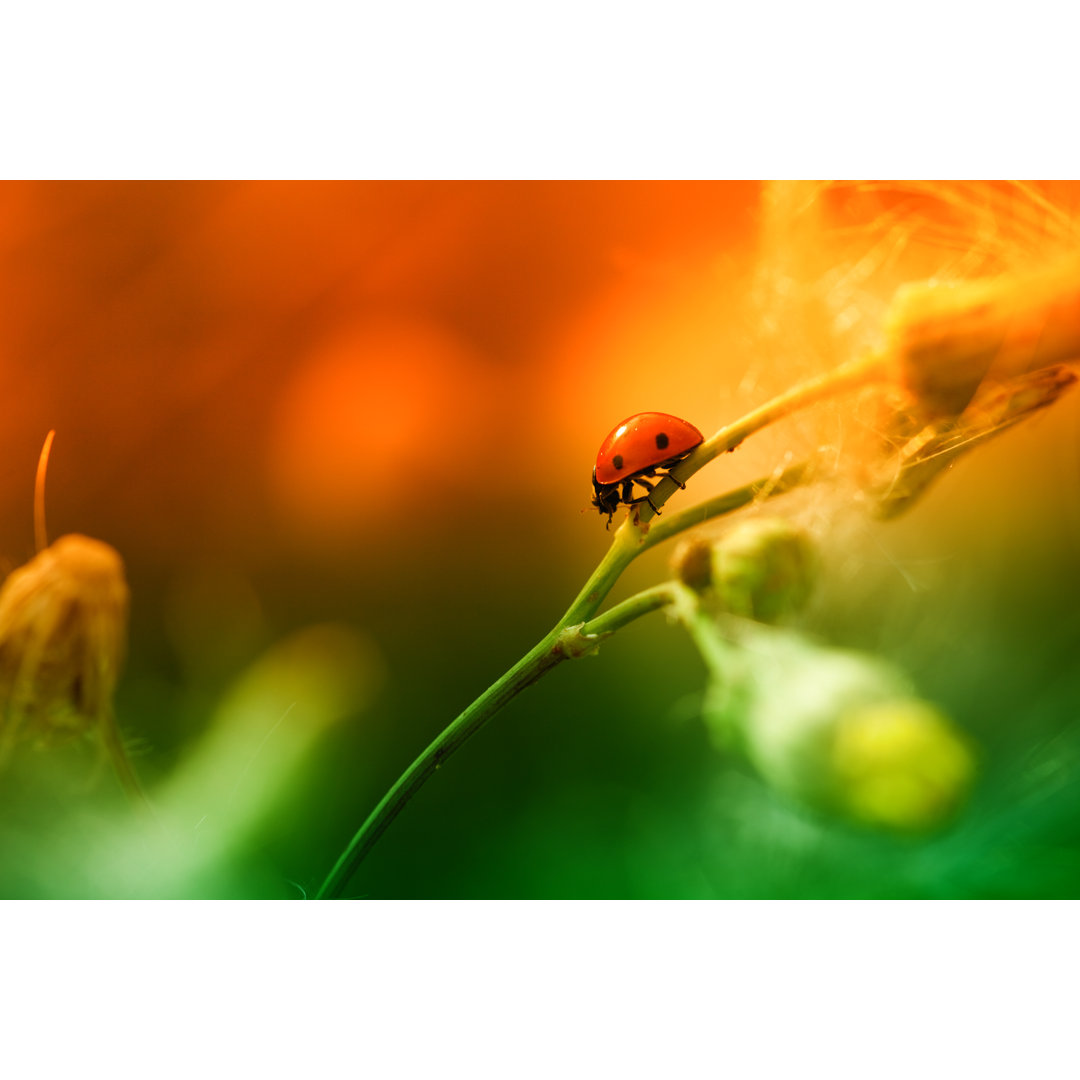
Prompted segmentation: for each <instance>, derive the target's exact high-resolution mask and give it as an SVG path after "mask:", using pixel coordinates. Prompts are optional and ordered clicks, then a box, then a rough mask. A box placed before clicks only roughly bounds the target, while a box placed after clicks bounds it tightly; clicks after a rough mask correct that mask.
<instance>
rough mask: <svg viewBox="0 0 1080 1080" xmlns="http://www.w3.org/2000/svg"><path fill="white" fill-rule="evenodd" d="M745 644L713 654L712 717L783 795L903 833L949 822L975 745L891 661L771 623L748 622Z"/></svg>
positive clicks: (722, 738) (724, 739) (716, 733)
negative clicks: (825, 645) (830, 646)
mask: <svg viewBox="0 0 1080 1080" xmlns="http://www.w3.org/2000/svg"><path fill="white" fill-rule="evenodd" d="M705 625H706V624H705V622H704V620H701V621H699V623H698V625H697V628H696V633H697V635H698V636H700V635H701V634H702V632H703V627H704V626H705ZM739 646H740V647H736V646H735V645H732V644H731V643H729V642H725V643H724V644H723V645H722V646H720V647H718V648H716V649H712V650H710V653H711V656H712V658H713V663H712V664H711V665H710V666H712V667H713V684H712V688H711V690H710V692H709V695H708V697H707V701H706V714H705V719H706V722H707V723H708V725H709V727H710V730H711V733H712V735H713V737H714V739H715V741H716V742H717V743H718V744H720V745H721V746H723V747H724V748H731V747H732V746H735V747H738V748H739V749H740V750H741V752H742V753H743V754H744V755H745V756H746V758H747V759H748V760H749V761H750V762H751V763H752V764H753V765H754V766H755V768H756V769H757V771H758V772H759V774H760V775H761V776H762V777H763V778H764V779H765V780H766V781H767V782H768V783H769V784H770V785H771V786H772V787H774V788H775V789H776V790H777V791H780V792H782V793H784V794H785V795H788V796H790V797H791V798H794V799H796V800H797V801H799V802H802V803H805V804H806V805H809V806H812V807H815V808H818V809H821V810H825V811H828V812H831V813H835V814H838V815H840V816H843V817H846V818H848V819H850V820H853V821H858V822H861V823H864V824H868V825H874V826H881V827H886V828H892V829H898V830H918V829H926V828H930V827H933V826H936V825H940V824H943V823H944V822H945V821H946V820H947V819H948V818H949V817H950V816H951V815H952V814H953V813H954V812H955V811H956V809H957V808H958V807H959V806H960V805H961V803H962V802H963V800H964V798H965V796H966V795H967V792H968V790H969V788H970V786H971V781H972V779H973V777H974V774H975V762H974V757H973V755H972V752H971V750H970V748H969V745H968V743H967V741H966V740H965V739H964V738H962V737H961V736H960V735H959V734H958V733H957V732H956V730H955V729H954V728H953V727H952V725H951V724H950V722H949V721H948V719H947V718H946V717H945V715H944V714H943V713H941V712H940V711H939V710H938V709H937V708H935V707H934V706H933V705H931V704H929V703H928V702H925V701H923V700H921V699H920V698H919V697H917V696H916V694H915V693H914V691H913V689H912V687H911V685H910V683H909V682H908V680H907V679H906V678H905V677H904V676H903V675H902V674H901V673H900V672H899V671H898V670H897V669H896V668H895V667H893V666H892V665H891V664H887V663H885V662H884V661H881V660H877V659H875V658H873V657H869V656H865V655H863V654H861V653H857V652H849V651H845V650H838V649H828V648H823V647H821V646H819V645H815V644H813V643H812V642H809V641H807V640H806V639H804V638H803V637H801V636H799V635H796V634H792V633H789V632H786V631H779V630H766V629H764V628H761V627H759V628H757V629H754V630H747V629H746V628H745V627H744V629H743V631H742V632H740V635H739ZM703 655H705V651H704V650H703ZM720 657H722V660H720V662H719V663H717V662H716V661H717V658H720ZM706 659H707V660H708V659H709V656H706Z"/></svg>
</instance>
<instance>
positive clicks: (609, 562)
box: [315, 465, 809, 900]
mask: <svg viewBox="0 0 1080 1080" xmlns="http://www.w3.org/2000/svg"><path fill="white" fill-rule="evenodd" d="M808 475H809V474H808V472H807V470H806V467H805V466H802V465H800V466H794V467H792V468H790V469H788V470H785V471H784V472H783V473H782V474H780V475H779V476H773V477H764V478H762V479H760V480H757V481H755V482H754V483H752V484H747V485H746V486H745V487H742V488H739V489H737V490H736V491H732V492H729V493H727V494H726V495H722V496H718V497H716V498H714V499H709V500H707V502H705V503H704V504H702V505H701V506H697V507H694V508H693V510H692V511H685V512H684V513H682V514H673V515H671V516H670V518H665V519H664V527H663V530H661V526H660V525H659V524H657V525H655V526H653V528H652V529H651V530H650V531H649V532H648V533H647V534H646V535H645V536H644V537H642V536H641V531H640V530H638V529H636V528H634V527H633V526H632V524H631V522H630V516H629V515H628V517H627V520H626V521H624V522H623V524H622V525H621V526H620V527H619V528H618V529H617V530H616V533H615V536H614V537H613V540H612V544H611V547H610V548H609V549H608V551H607V554H606V555H605V556H604V558H603V559H602V560H601V561H600V565H599V566H597V568H596V570H594V571H593V573H592V575H591V576H590V578H589V580H588V581H587V582H586V583H585V586H584V588H583V589H582V590H581V592H580V593H579V594H578V596H577V597H576V598H575V600H574V602H573V603H572V604H571V605H570V607H569V608H568V609H567V612H566V614H565V615H563V617H562V618H561V619H560V620H559V621H558V623H556V625H555V627H554V628H553V629H552V630H551V632H550V633H548V634H547V635H546V636H545V637H544V638H543V639H542V640H541V641H540V642H539V643H538V644H537V645H536V646H534V647H533V648H532V649H531V650H530V651H529V652H527V653H526V654H525V655H524V656H523V657H522V658H521V659H520V660H519V661H518V662H517V663H516V664H515V665H514V666H513V667H512V668H510V670H509V671H507V672H506V674H505V675H503V676H502V678H501V679H499V680H498V681H497V682H495V683H493V684H492V685H491V686H490V687H488V689H487V690H485V691H484V693H483V694H481V695H480V697H478V698H477V699H476V700H475V701H474V702H473V703H472V704H471V705H469V707H468V708H467V709H465V710H464V712H462V713H461V714H460V715H459V716H458V717H457V718H456V719H455V720H454V721H453V722H452V723H451V724H450V725H449V726H448V727H447V728H445V729H444V730H443V731H442V732H441V733H440V734H439V735H438V736H436V738H435V739H434V740H433V741H432V742H431V744H430V745H429V746H428V747H427V748H426V749H425V750H424V751H423V753H422V754H420V756H419V757H418V758H417V759H416V760H415V761H414V762H413V763H412V764H411V765H410V766H409V767H408V769H406V770H405V772H404V773H402V775H401V776H400V777H399V778H398V780H397V781H396V782H395V783H394V785H393V787H391V788H390V790H389V791H388V792H387V793H386V794H385V795H384V796H383V798H382V800H381V801H380V803H379V804H378V806H376V807H375V809H374V810H373V811H372V812H371V814H370V815H369V816H368V818H367V820H366V821H365V822H364V823H363V825H361V826H360V828H359V829H358V830H357V832H356V834H355V835H354V836H353V838H352V840H351V841H350V842H349V846H348V847H347V848H346V849H345V851H344V852H342V854H341V856H340V858H339V859H338V861H337V862H336V863H335V864H334V868H333V869H332V870H331V871H330V873H329V875H328V876H327V878H326V880H325V881H324V882H323V885H322V888H320V889H319V891H318V893H317V894H316V896H315V899H316V900H332V899H335V898H337V897H340V896H341V894H342V892H343V891H344V888H345V886H346V885H347V884H348V882H349V879H350V878H351V877H352V875H353V874H354V873H355V871H356V869H357V867H358V866H359V865H360V863H361V862H363V860H364V857H365V856H366V855H367V853H368V852H369V851H370V850H371V848H372V847H373V846H374V845H375V842H376V841H377V840H378V839H379V837H380V836H382V834H383V833H384V832H385V831H386V829H387V827H388V826H389V825H390V823H391V822H392V821H393V820H394V818H396V817H397V816H398V814H400V813H401V811H402V810H403V809H404V808H405V805H406V803H408V801H409V800H410V799H411V798H412V797H413V795H415V794H416V792H417V791H419V790H420V788H421V787H422V786H423V785H424V782H425V781H426V780H427V779H428V777H429V776H431V774H432V773H433V772H434V771H435V770H436V769H438V768H439V766H440V765H442V763H443V762H444V761H446V759H447V758H448V757H449V756H450V755H451V754H452V753H453V752H454V751H455V750H457V749H458V747H460V746H461V745H462V744H463V743H464V742H465V741H466V740H467V739H469V738H470V737H471V736H472V735H475V734H476V732H478V731H479V730H480V729H481V728H482V727H483V726H484V725H485V724H486V723H487V722H488V721H489V720H490V719H491V718H492V717H493V716H494V715H495V714H496V713H497V712H498V711H499V710H500V709H501V708H502V707H503V706H504V705H505V704H506V703H507V702H508V701H510V700H511V699H512V698H514V697H515V696H516V695H517V694H519V693H520V692H521V691H522V690H524V689H525V688H526V687H527V686H531V685H532V684H533V683H534V682H536V680H537V679H539V678H540V677H541V676H542V675H544V674H545V673H546V672H548V671H549V670H550V669H551V668H553V667H555V666H556V665H557V664H560V663H561V662H562V661H563V660H569V659H573V658H575V657H578V656H583V655H585V654H586V653H589V652H592V651H593V650H594V649H595V648H596V647H597V645H599V643H600V641H601V640H602V639H603V638H605V637H607V636H609V635H610V634H611V633H613V632H614V631H615V630H617V629H619V628H620V627H621V626H624V625H626V623H628V622H631V621H632V620H634V619H637V618H640V617H641V616H642V615H645V614H648V613H649V612H651V611H655V610H657V609H658V608H660V607H663V606H665V605H666V604H667V603H669V602H670V601H671V596H672V594H671V591H670V583H669V584H668V586H658V587H657V588H656V589H647V590H645V591H644V592H642V593H638V594H637V595H636V596H633V597H630V598H629V599H628V600H625V601H623V602H622V603H621V604H618V605H616V606H615V607H613V608H611V610H610V611H607V612H605V613H604V614H603V615H602V616H600V617H599V618H596V619H593V618H592V617H593V615H595V613H596V610H597V609H598V608H599V606H600V605H601V604H602V603H603V601H604V598H605V597H606V596H607V594H608V593H609V592H610V591H611V588H612V586H613V585H614V584H615V582H616V581H617V580H618V578H619V575H620V574H621V573H622V572H623V570H625V569H626V567H627V566H628V565H629V564H630V563H631V562H632V561H633V560H634V559H635V558H636V557H637V556H638V555H640V554H641V552H642V551H644V550H646V548H648V547H653V546H655V544H657V543H658V542H659V541H660V540H666V539H670V538H671V537H672V536H674V535H676V534H677V533H678V532H681V531H683V530H685V529H689V528H692V527H693V526H695V525H700V524H701V522H703V521H706V520H708V519H709V518H714V517H720V516H722V515H724V514H729V513H732V512H733V511H735V510H738V509H741V508H742V507H744V506H747V505H748V504H749V503H752V502H754V501H755V500H759V499H762V498H771V497H773V496H776V495H780V494H782V493H783V492H785V491H788V490H790V489H791V488H792V487H794V486H796V484H797V483H799V482H801V481H805V479H806V478H807V476H808ZM589 620H592V621H591V622H590V621H589Z"/></svg>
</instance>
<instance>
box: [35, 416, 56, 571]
mask: <svg viewBox="0 0 1080 1080" xmlns="http://www.w3.org/2000/svg"><path fill="white" fill-rule="evenodd" d="M55 434H56V431H55V430H53V431H50V432H49V434H48V435H46V436H45V445H44V446H43V447H42V448H41V457H39V458H38V465H37V476H36V477H35V478H34V542H35V543H36V545H37V549H38V552H39V553H40V552H42V551H44V550H45V549H46V548H47V547H48V546H49V537H48V534H47V533H46V532H45V470H46V469H48V467H49V451H50V450H51V449H52V443H53V436H54V435H55Z"/></svg>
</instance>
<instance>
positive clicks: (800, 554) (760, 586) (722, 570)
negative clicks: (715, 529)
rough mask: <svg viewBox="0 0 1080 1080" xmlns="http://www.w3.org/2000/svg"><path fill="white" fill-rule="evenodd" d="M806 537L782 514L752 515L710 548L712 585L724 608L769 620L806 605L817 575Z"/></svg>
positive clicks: (775, 619)
mask: <svg viewBox="0 0 1080 1080" xmlns="http://www.w3.org/2000/svg"><path fill="white" fill-rule="evenodd" d="M816 569H817V559H816V555H815V552H814V547H813V544H812V542H811V541H810V538H809V537H808V536H807V535H806V533H805V532H803V531H802V530H801V529H799V528H797V527H796V526H794V525H792V524H791V523H790V522H789V521H785V520H784V519H783V518H753V519H751V520H749V521H744V522H742V523H741V524H739V525H737V526H736V527H735V528H734V529H732V530H731V531H730V532H728V533H727V534H726V535H724V536H723V537H722V538H721V539H720V541H719V542H718V543H717V544H716V545H715V547H714V548H713V552H712V572H711V578H712V584H713V589H714V590H715V593H716V598H717V600H718V601H719V603H720V605H721V607H723V608H724V610H725V611H730V612H731V613H732V614H734V615H741V616H743V617H745V618H748V619H756V620H757V621H758V622H766V623H773V622H776V621H777V620H778V619H781V618H783V617H784V616H785V615H790V614H794V613H795V612H797V611H799V610H801V609H802V607H803V606H804V605H805V604H806V601H807V598H808V597H809V595H810V592H811V589H812V587H813V583H814V578H815V576H816Z"/></svg>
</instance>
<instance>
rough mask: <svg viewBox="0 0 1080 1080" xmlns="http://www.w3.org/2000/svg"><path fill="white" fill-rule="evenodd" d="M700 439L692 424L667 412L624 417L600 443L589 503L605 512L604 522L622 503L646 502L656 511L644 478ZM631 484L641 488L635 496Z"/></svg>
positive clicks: (671, 462) (678, 457) (664, 467)
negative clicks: (592, 493) (591, 497)
mask: <svg viewBox="0 0 1080 1080" xmlns="http://www.w3.org/2000/svg"><path fill="white" fill-rule="evenodd" d="M703 441H704V436H703V435H702V434H701V432H700V431H698V429H697V428H696V427H694V425H693V424H691V423H689V422H688V421H686V420H680V419H679V417H677V416H672V415H670V414H669V413H660V412H645V413H636V414H635V415H634V416H630V417H627V419H625V420H624V421H623V422H622V423H621V424H619V425H618V426H616V427H615V428H614V429H613V430H612V431H611V433H610V434H609V435H608V437H607V438H606V439H605V440H604V441H603V442H602V443H601V444H600V450H599V452H598V453H597V455H596V467H595V468H594V469H593V490H594V496H593V500H592V504H593V506H595V507H597V509H598V510H599V511H600V513H601V514H607V516H608V524H610V523H611V518H612V515H613V514H614V513H615V511H616V509H618V507H619V505H620V504H622V503H625V504H627V505H628V506H633V505H635V504H636V503H640V502H645V501H648V502H649V504H650V505H651V506H652V507H653V509H654V510H656V512H657V513H659V512H660V511H659V509H658V508H657V507H656V506H655V505H654V504H653V503H652V500H651V499H650V498H649V496H650V495H651V493H652V489H653V486H654V485H653V484H651V483H649V481H648V480H646V479H644V478H645V477H649V476H657V475H660V471H661V470H667V469H670V468H671V467H672V466H673V465H674V464H676V463H677V462H679V461H681V460H682V459H683V458H684V457H686V455H687V454H688V453H690V451H691V450H693V449H694V447H695V446H699V445H700V444H701V443H702V442H703ZM635 484H637V485H639V486H640V487H642V488H644V489H645V494H644V495H642V496H640V497H638V498H635V497H634V493H633V487H634V485H635ZM680 486H681V485H680Z"/></svg>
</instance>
